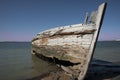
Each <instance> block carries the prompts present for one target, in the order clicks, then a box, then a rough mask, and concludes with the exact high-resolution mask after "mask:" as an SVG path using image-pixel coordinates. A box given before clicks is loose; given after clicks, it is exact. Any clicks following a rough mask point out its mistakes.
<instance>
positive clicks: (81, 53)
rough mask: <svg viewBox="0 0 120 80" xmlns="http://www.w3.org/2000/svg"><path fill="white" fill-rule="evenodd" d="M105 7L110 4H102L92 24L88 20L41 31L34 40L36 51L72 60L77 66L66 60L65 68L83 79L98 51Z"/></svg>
mask: <svg viewBox="0 0 120 80" xmlns="http://www.w3.org/2000/svg"><path fill="white" fill-rule="evenodd" d="M105 7H106V3H103V4H102V5H100V6H99V8H98V11H96V12H94V13H93V14H92V16H91V23H89V24H86V23H87V22H85V23H84V24H75V25H70V26H64V27H58V28H54V29H50V30H46V31H43V32H41V33H39V34H38V35H37V36H36V37H35V38H34V39H33V40H32V51H33V52H34V53H35V54H40V55H42V56H45V57H46V58H52V59H53V60H55V61H57V60H58V61H63V62H64V61H69V62H70V63H72V64H73V65H69V66H68V65H67V66H66V65H65V63H64V64H60V66H61V68H62V69H63V70H65V71H66V72H68V73H70V74H71V75H74V76H75V77H77V78H78V79H79V80H83V79H84V77H85V75H86V72H87V70H88V67H89V64H90V62H91V59H92V56H93V53H94V49H95V44H96V41H97V38H98V35H99V31H100V27H101V25H102V20H103V16H104V12H105ZM66 64H67V63H66Z"/></svg>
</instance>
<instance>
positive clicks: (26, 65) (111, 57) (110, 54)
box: [0, 42, 120, 80]
mask: <svg viewBox="0 0 120 80" xmlns="http://www.w3.org/2000/svg"><path fill="white" fill-rule="evenodd" d="M94 58H97V59H102V60H105V61H110V62H120V42H98V44H97V48H96V50H95V55H94ZM55 68H56V67H55V66H52V65H50V64H48V63H47V62H44V61H42V60H40V59H38V58H37V57H35V56H32V55H31V44H30V42H1V43H0V80H26V79H30V78H32V77H35V76H38V75H40V74H43V73H45V72H48V71H50V70H52V69H55Z"/></svg>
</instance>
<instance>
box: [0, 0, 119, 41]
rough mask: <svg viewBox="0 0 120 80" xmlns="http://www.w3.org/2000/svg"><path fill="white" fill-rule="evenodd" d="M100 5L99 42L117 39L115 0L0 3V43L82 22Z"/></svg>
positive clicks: (3, 0) (1, 0)
mask: <svg viewBox="0 0 120 80" xmlns="http://www.w3.org/2000/svg"><path fill="white" fill-rule="evenodd" d="M103 2H107V3H108V6H107V9H106V14H105V17H104V21H103V25H102V29H101V32H100V36H99V40H114V39H120V22H119V21H120V10H119V8H120V1H119V0H0V41H31V40H32V38H33V37H34V36H35V35H36V34H37V33H39V32H40V31H43V30H46V29H50V28H54V27H57V26H65V25H71V24H78V23H82V22H83V21H84V17H85V13H86V12H88V13H89V14H90V13H91V11H94V10H96V9H97V8H98V6H99V5H100V4H101V3H103Z"/></svg>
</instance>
